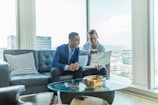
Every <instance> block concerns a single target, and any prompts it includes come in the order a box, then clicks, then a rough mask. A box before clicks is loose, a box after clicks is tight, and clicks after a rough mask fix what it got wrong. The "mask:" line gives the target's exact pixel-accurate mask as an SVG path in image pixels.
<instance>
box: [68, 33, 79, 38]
mask: <svg viewBox="0 0 158 105" xmlns="http://www.w3.org/2000/svg"><path fill="white" fill-rule="evenodd" d="M76 35H79V34H78V33H77V32H71V33H69V39H73V38H74V37H75V36H76Z"/></svg>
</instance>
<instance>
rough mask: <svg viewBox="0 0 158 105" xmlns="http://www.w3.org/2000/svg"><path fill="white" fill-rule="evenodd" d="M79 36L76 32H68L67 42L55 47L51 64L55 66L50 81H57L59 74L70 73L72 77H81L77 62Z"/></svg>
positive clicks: (80, 69)
mask: <svg viewBox="0 0 158 105" xmlns="http://www.w3.org/2000/svg"><path fill="white" fill-rule="evenodd" d="M79 43H80V37H79V34H78V33H76V32H71V33H70V34H69V42H68V44H62V45H60V46H58V47H57V49H56V53H55V55H54V59H53V64H52V66H53V67H55V69H54V71H53V73H52V81H53V82H56V81H59V76H60V75H67V74H72V75H73V78H74V79H75V78H81V77H82V68H81V67H80V66H79V64H78V59H79V51H80V49H79V47H78V45H79Z"/></svg>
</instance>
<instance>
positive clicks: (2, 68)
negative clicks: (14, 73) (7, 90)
mask: <svg viewBox="0 0 158 105" xmlns="http://www.w3.org/2000/svg"><path fill="white" fill-rule="evenodd" d="M9 81H10V68H9V64H8V63H7V62H4V61H0V87H5V86H9Z"/></svg>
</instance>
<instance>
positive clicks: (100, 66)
mask: <svg viewBox="0 0 158 105" xmlns="http://www.w3.org/2000/svg"><path fill="white" fill-rule="evenodd" d="M102 67H103V66H102V65H97V66H95V68H97V70H101V69H102Z"/></svg>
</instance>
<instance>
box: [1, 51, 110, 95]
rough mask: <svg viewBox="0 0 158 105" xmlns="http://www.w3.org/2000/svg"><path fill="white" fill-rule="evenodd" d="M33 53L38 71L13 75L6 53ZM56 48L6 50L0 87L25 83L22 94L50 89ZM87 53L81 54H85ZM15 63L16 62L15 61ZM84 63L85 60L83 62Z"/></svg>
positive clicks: (64, 77) (69, 76)
mask: <svg viewBox="0 0 158 105" xmlns="http://www.w3.org/2000/svg"><path fill="white" fill-rule="evenodd" d="M28 53H32V54H33V58H34V65H35V68H36V70H37V72H38V73H29V74H19V75H18V74H16V75H11V70H10V68H11V67H10V66H11V65H10V64H9V63H8V60H7V58H6V55H7V54H9V55H13V56H15V55H22V54H28ZM54 54H55V50H25V49H22V50H4V51H3V57H4V61H2V62H0V87H6V86H13V85H25V88H26V91H24V92H23V93H22V94H23V95H24V94H30V93H39V92H46V91H49V90H48V88H47V84H49V83H50V82H51V75H52V74H51V73H52V68H51V65H52V60H53V56H54ZM84 55H86V54H81V55H80V56H84ZM87 56H88V55H87ZM30 62H31V61H26V62H19V63H18V65H21V63H22V64H29V63H30ZM13 63H16V62H14V61H13ZM82 63H83V62H82ZM106 67H107V68H108V72H107V75H108V76H107V77H110V71H109V70H110V64H109V65H106ZM60 79H61V80H66V79H72V76H71V75H66V76H60Z"/></svg>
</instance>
